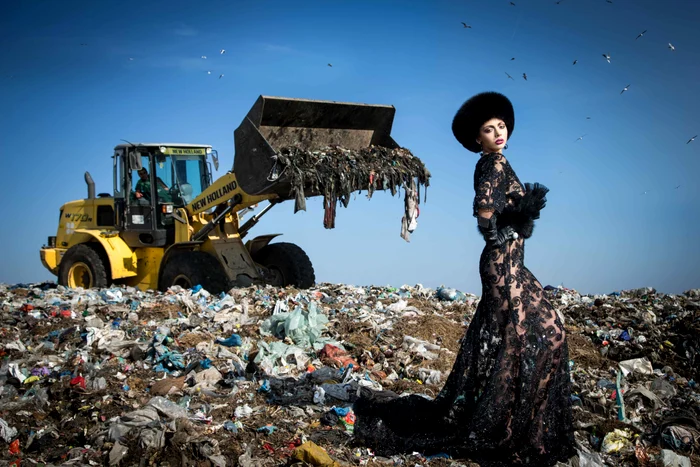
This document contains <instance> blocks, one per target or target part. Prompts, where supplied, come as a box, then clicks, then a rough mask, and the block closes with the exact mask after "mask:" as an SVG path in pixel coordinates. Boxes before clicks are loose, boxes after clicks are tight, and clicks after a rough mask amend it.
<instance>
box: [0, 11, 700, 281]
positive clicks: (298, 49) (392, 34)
mask: <svg viewBox="0 0 700 467" xmlns="http://www.w3.org/2000/svg"><path fill="white" fill-rule="evenodd" d="M515 3H516V5H515V6H512V5H510V3H509V1H507V0H504V1H501V0H497V1H496V0H489V1H488V2H486V1H481V2H477V1H468V2H467V1H463V2H457V1H433V2H427V1H426V2H418V1H406V0H402V1H381V0H373V1H360V0H353V1H346V0H332V1H328V0H324V1H295V2H288V1H272V0H257V1H254V2H235V1H230V2H229V1H201V2H177V1H169V2H155V1H149V2H143V1H140V2H134V1H130V0H124V1H120V2H87V1H66V2H54V1H31V0H28V1H23V2H13V3H12V4H10V2H4V3H3V6H2V7H0V41H1V43H2V47H0V102H1V103H2V106H3V109H4V111H3V112H2V113H1V114H0V154H1V155H2V165H3V172H4V174H5V176H4V177H3V183H2V184H0V197H1V199H2V200H3V202H2V204H0V206H1V207H0V215H1V216H2V218H3V219H5V222H3V223H2V224H0V245H2V247H3V250H4V251H3V254H2V255H0V258H1V259H0V282H6V283H8V282H9V283H16V282H28V281H40V280H45V279H51V278H52V277H53V276H51V274H50V273H48V271H46V270H44V269H43V267H42V265H41V262H40V260H39V249H40V247H41V245H42V244H43V243H44V242H45V241H46V237H47V236H48V235H55V232H56V227H57V218H58V211H59V208H60V206H61V204H62V203H63V202H66V201H68V200H72V199H78V198H82V197H84V196H85V194H86V187H85V183H84V182H83V172H84V171H85V170H88V171H90V173H91V174H92V176H93V178H94V179H95V182H96V184H97V191H98V192H104V191H110V192H111V191H112V174H111V171H112V166H111V159H110V156H111V154H112V148H113V147H114V146H115V145H116V144H119V143H120V140H121V139H126V140H129V141H178V142H191V143H206V144H212V145H213V146H214V147H215V148H217V149H218V151H219V155H220V158H221V160H222V164H221V167H220V171H221V173H223V171H225V170H227V169H229V168H230V167H231V166H232V163H233V156H234V154H233V130H234V129H235V128H236V127H237V126H238V125H239V124H240V122H241V120H242V119H243V117H244V116H245V115H246V113H247V112H248V110H249V108H250V107H251V106H252V104H253V103H254V102H255V100H256V98H257V97H258V96H259V95H261V94H265V95H273V96H285V97H300V98H310V99H326V100H337V101H349V102H363V103H372V104H390V105H394V106H395V107H396V117H395V120H394V127H393V131H392V136H393V137H394V139H395V140H396V141H397V142H398V143H399V144H400V145H402V146H405V147H407V148H409V149H411V150H412V151H413V152H414V154H416V155H417V156H418V157H420V158H421V159H422V160H423V161H424V162H425V163H426V165H427V166H428V168H429V169H430V170H431V172H432V175H433V178H432V186H431V187H430V188H429V190H428V200H427V203H423V204H421V216H420V218H419V227H418V229H417V230H416V231H415V232H414V234H413V236H412V238H411V242H410V243H406V242H404V241H403V240H402V239H401V238H400V237H399V233H400V220H401V216H402V211H403V201H402V198H401V197H399V196H396V197H392V196H391V195H390V194H389V193H382V192H378V193H376V194H375V196H374V197H373V198H372V199H371V200H367V199H366V198H365V195H364V194H359V195H357V196H356V199H353V200H352V201H351V203H350V206H349V208H348V209H343V208H339V209H338V214H337V219H336V229H334V230H326V229H324V228H323V210H322V208H321V203H320V200H317V199H315V200H312V201H310V202H309V203H308V210H307V212H300V213H297V214H296V215H295V214H293V205H292V204H291V203H289V204H282V205H281V206H277V207H276V208H275V209H274V210H273V211H271V212H270V213H269V214H268V215H267V216H266V217H265V218H263V220H262V221H261V222H260V224H258V226H257V227H256V229H255V231H254V233H256V232H257V233H260V234H262V233H267V232H281V233H284V236H283V237H282V238H281V240H283V241H291V242H294V243H297V244H299V245H300V246H302V247H303V248H304V249H305V250H306V251H307V252H308V254H309V256H310V257H311V259H312V261H313V263H314V266H315V269H316V276H317V280H319V281H329V282H343V283H352V284H358V285H367V284H375V285H386V284H391V285H395V286H399V285H402V284H416V283H422V284H424V285H426V286H433V287H435V286H438V285H440V284H445V285H450V286H453V287H458V288H460V289H462V290H464V291H467V292H472V293H476V294H480V293H481V285H480V280H479V275H478V258H479V255H480V252H481V250H482V248H483V240H482V239H481V237H480V236H479V234H478V232H477V229H476V226H475V219H474V218H473V217H472V214H471V206H472V199H473V196H474V190H473V171H474V165H475V163H476V160H477V156H476V155H474V154H471V153H468V152H467V151H466V150H464V149H463V148H462V147H461V146H460V145H459V143H457V142H456V140H455V139H454V138H453V136H452V133H451V130H450V124H451V121H452V117H453V115H454V113H455V111H456V110H457V108H458V107H459V106H460V105H461V103H462V102H463V101H464V100H466V99H467V98H468V97H470V96H471V95H473V94H475V93H477V92H481V91H486V90H495V91H500V92H503V93H505V94H506V95H507V96H508V97H509V98H510V99H511V100H512V101H513V104H514V106H515V110H516V125H515V131H514V134H513V137H512V139H511V140H510V142H509V149H508V150H507V151H506V155H507V157H508V159H509V160H510V162H511V164H512V166H513V167H514V169H515V171H516V172H517V174H518V176H519V177H520V179H521V180H522V181H523V182H534V181H538V182H540V183H543V184H545V185H547V186H548V187H549V188H550V190H551V192H550V194H549V196H548V199H549V202H548V205H547V208H546V210H545V211H543V213H542V217H541V219H540V220H539V221H538V224H537V227H536V229H535V234H534V235H533V237H532V238H531V239H530V240H528V242H527V246H526V260H525V263H526V265H527V266H528V267H529V269H530V270H531V271H532V272H533V273H534V274H535V275H536V276H537V277H538V279H539V280H540V281H541V282H542V283H543V284H552V285H559V284H564V285H565V286H567V287H571V288H575V289H577V290H579V291H580V292H582V293H607V292H611V291H613V290H619V289H625V288H633V287H642V286H653V287H656V288H657V289H658V290H659V291H662V292H667V293H679V292H682V291H683V290H686V289H688V288H694V287H700V267H698V264H699V263H700V247H699V246H698V243H697V238H698V234H697V232H698V231H699V230H700V208H699V207H698V204H697V202H698V200H699V199H700V185H698V183H697V181H696V179H697V174H698V172H699V170H700V138H698V140H696V141H694V142H693V143H690V144H686V141H687V140H688V139H689V138H691V137H692V136H694V135H696V134H698V133H700V118H699V117H698V108H699V107H700V93H699V92H698V91H699V86H700V79H698V78H699V77H700V65H698V64H699V63H700V47H699V46H700V31H699V30H698V28H697V21H698V18H699V17H700V2H695V1H690V0H686V1H679V0H669V1H666V2H658V1H656V0H613V3H612V4H610V3H607V2H606V1H605V0H585V1H583V0H563V1H562V2H561V3H560V4H555V1H554V0H515ZM462 21H464V22H466V23H467V24H469V25H471V26H472V28H471V29H465V28H463V27H462V25H461V22H462ZM644 30H647V33H646V34H645V35H644V36H643V37H642V38H640V39H637V40H635V37H636V36H637V35H638V34H639V33H640V32H642V31H644ZM669 42H670V43H672V44H673V45H674V46H675V48H676V50H675V51H672V50H671V49H670V48H669V47H668V43H669ZM81 44H85V45H81ZM220 49H225V50H226V53H225V54H223V55H221V54H220V53H219V50H220ZM604 53H609V54H610V55H611V57H612V60H611V63H610V64H609V63H607V61H606V60H605V58H603V56H602V54H604ZM202 55H206V56H207V59H206V60H205V59H202V58H200V57H201V56H202ZM512 57H515V60H511V58H512ZM574 60H578V63H577V64H576V65H572V62H573V61H574ZM328 63H331V64H332V65H333V66H332V67H328V66H327V64H328ZM207 70H211V72H212V73H211V75H208V74H207ZM506 72H507V73H509V74H510V75H511V76H512V77H513V78H514V80H510V79H508V77H507V76H506V74H505V73H506ZM523 73H527V76H528V80H527V81H525V80H524V79H523V78H522V74H523ZM221 74H223V75H224V76H223V77H222V78H221V79H219V78H218V77H219V75H221ZM628 84H631V86H630V88H629V91H628V92H625V93H624V94H622V95H620V91H621V90H622V89H623V88H624V87H625V86H626V85H628ZM589 116H590V117H591V118H590V119H587V118H586V117H589ZM582 135H586V136H585V137H584V138H583V139H582V140H580V141H577V142H575V141H576V139H577V138H579V137H580V136H582ZM678 185H680V187H678V188H676V187H677V186H678ZM645 191H646V194H644V192H645Z"/></svg>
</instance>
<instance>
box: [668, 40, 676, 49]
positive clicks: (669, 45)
mask: <svg viewBox="0 0 700 467" xmlns="http://www.w3.org/2000/svg"><path fill="white" fill-rule="evenodd" d="M668 48H669V49H671V50H676V48H675V47H674V46H673V44H671V43H670V42H669V43H668Z"/></svg>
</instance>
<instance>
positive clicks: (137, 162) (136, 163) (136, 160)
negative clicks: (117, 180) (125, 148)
mask: <svg viewBox="0 0 700 467" xmlns="http://www.w3.org/2000/svg"><path fill="white" fill-rule="evenodd" d="M129 168H130V169H131V170H141V169H142V168H143V165H142V164H141V153H140V152H138V151H129Z"/></svg>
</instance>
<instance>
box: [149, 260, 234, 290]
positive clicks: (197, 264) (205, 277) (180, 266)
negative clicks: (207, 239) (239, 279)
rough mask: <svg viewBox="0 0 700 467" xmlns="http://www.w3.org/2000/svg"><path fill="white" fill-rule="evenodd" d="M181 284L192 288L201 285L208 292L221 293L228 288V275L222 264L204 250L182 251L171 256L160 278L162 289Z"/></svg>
mask: <svg viewBox="0 0 700 467" xmlns="http://www.w3.org/2000/svg"><path fill="white" fill-rule="evenodd" d="M173 285H179V286H180V287H183V288H185V289H191V288H192V287H194V286H196V285H201V286H202V288H204V289H205V290H206V291H207V292H209V293H212V294H219V293H221V292H226V291H227V290H228V288H229V287H228V285H229V284H228V277H227V276H226V273H225V272H224V270H223V268H222V267H221V264H219V262H218V261H217V260H216V258H214V257H213V256H212V255H210V254H209V253H205V252H203V251H182V252H178V253H175V254H174V255H173V256H171V257H170V258H169V259H168V260H167V263H166V264H165V268H164V269H163V275H162V276H161V280H160V289H161V290H162V291H165V290H167V289H168V287H171V286H173Z"/></svg>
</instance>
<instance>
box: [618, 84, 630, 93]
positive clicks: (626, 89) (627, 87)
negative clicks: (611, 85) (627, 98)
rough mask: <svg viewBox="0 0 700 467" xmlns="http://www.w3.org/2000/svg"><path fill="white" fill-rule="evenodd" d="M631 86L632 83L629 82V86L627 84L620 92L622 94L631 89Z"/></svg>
mask: <svg viewBox="0 0 700 467" xmlns="http://www.w3.org/2000/svg"><path fill="white" fill-rule="evenodd" d="M630 86H631V84H628V85H627V86H625V88H624V89H623V90H622V91H621V92H620V94H622V93H623V92H625V91H629V89H630Z"/></svg>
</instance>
